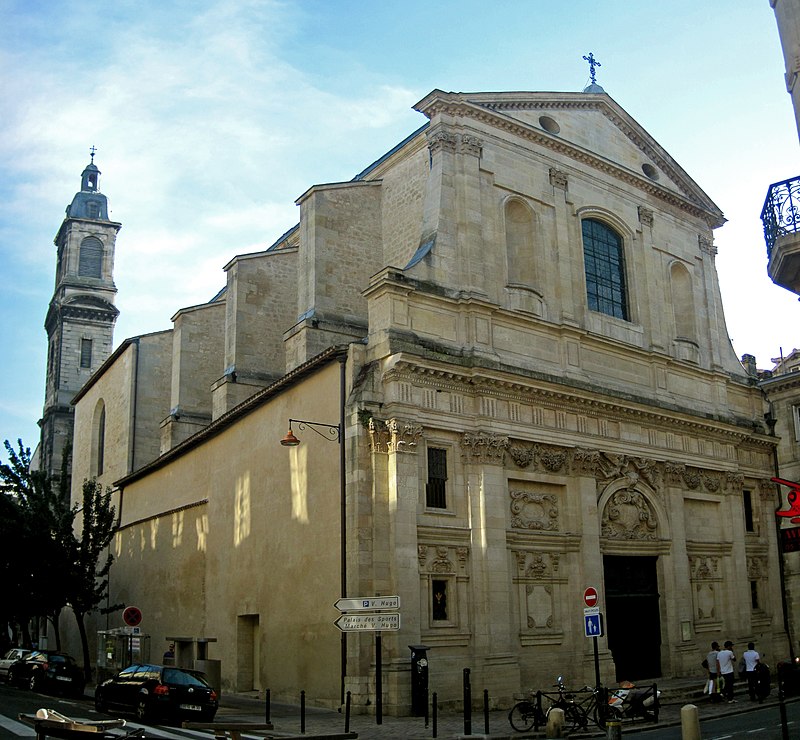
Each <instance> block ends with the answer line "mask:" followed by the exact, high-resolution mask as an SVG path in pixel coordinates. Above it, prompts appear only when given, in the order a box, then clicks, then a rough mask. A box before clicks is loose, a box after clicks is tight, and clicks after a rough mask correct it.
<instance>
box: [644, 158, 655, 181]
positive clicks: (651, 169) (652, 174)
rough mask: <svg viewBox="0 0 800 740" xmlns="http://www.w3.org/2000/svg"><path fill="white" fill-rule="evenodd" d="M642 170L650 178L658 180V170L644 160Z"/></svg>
mask: <svg viewBox="0 0 800 740" xmlns="http://www.w3.org/2000/svg"><path fill="white" fill-rule="evenodd" d="M642 172H644V174H645V175H647V176H648V177H649V178H650V179H651V180H658V170H657V169H656V168H655V167H653V165H652V164H648V163H647V162H645V163H644V164H643V165H642Z"/></svg>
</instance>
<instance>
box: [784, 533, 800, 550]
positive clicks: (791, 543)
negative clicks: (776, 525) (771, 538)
mask: <svg viewBox="0 0 800 740" xmlns="http://www.w3.org/2000/svg"><path fill="white" fill-rule="evenodd" d="M781 550H783V552H799V551H800V527H789V529H782V530H781Z"/></svg>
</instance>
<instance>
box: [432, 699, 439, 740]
mask: <svg viewBox="0 0 800 740" xmlns="http://www.w3.org/2000/svg"><path fill="white" fill-rule="evenodd" d="M432 714H433V717H431V721H432V724H433V737H436V728H437V725H438V723H439V697H438V696H437V695H436V692H435V691H434V692H433V707H432Z"/></svg>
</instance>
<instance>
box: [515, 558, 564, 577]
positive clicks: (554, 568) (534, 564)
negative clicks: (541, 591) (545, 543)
mask: <svg viewBox="0 0 800 740" xmlns="http://www.w3.org/2000/svg"><path fill="white" fill-rule="evenodd" d="M515 555H516V556H517V567H518V569H519V574H520V576H523V577H525V578H533V579H536V580H548V581H549V580H551V579H552V578H553V577H554V576H555V575H556V574H557V573H558V565H559V561H560V555H559V554H558V553H557V552H547V553H541V552H530V553H529V552H521V551H520V552H517V553H515Z"/></svg>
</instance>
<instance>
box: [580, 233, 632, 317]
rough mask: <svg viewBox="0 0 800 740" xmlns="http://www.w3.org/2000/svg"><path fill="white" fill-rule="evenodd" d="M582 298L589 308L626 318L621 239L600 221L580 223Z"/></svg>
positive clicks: (626, 300) (626, 298) (626, 302)
mask: <svg viewBox="0 0 800 740" xmlns="http://www.w3.org/2000/svg"><path fill="white" fill-rule="evenodd" d="M581 226H582V230H583V262H584V268H585V271H586V297H587V300H588V302H589V308H590V309H591V310H592V311H599V312H600V313H604V314H608V315H609V316H614V317H616V318H618V319H624V320H625V321H627V320H628V297H627V293H626V288H625V263H624V253H623V249H622V238H621V237H620V236H619V234H617V232H615V231H614V230H613V229H611V228H609V227H608V226H606V225H605V224H604V223H601V222H600V221H595V220H594V219H591V218H587V219H584V220H583V222H582V224H581Z"/></svg>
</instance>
